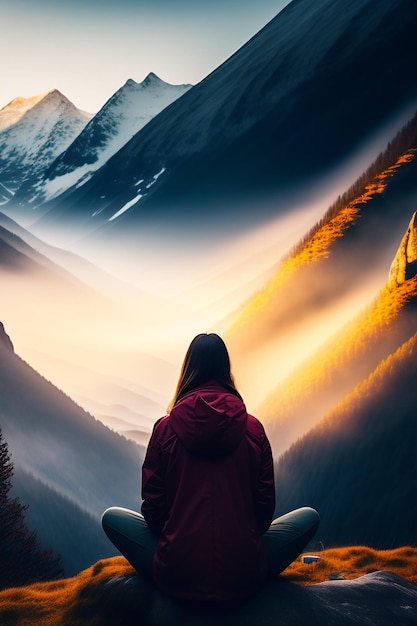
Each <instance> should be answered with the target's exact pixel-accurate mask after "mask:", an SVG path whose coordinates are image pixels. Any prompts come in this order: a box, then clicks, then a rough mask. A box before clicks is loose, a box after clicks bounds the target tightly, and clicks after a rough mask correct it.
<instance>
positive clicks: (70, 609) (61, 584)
mask: <svg viewBox="0 0 417 626" xmlns="http://www.w3.org/2000/svg"><path fill="white" fill-rule="evenodd" d="M314 554H317V555H318V556H320V557H321V560H320V561H319V562H317V563H312V564H305V563H303V562H302V558H301V557H300V558H299V559H297V560H296V561H295V562H294V563H292V564H291V565H290V566H289V567H288V568H287V569H286V570H285V572H284V573H283V574H281V577H283V578H285V579H286V580H288V581H290V582H294V583H296V584H300V585H312V584H315V583H319V582H324V581H326V580H332V579H352V578H358V577H359V576H363V575H364V574H368V573H370V572H374V571H378V570H388V571H390V572H394V573H395V574H398V575H399V576H401V577H402V578H404V579H406V580H408V581H409V582H411V583H413V584H415V585H417V548H413V547H408V546H405V547H402V548H395V549H392V550H373V549H372V548H368V547H365V546H354V547H347V548H332V549H328V550H323V551H321V552H317V553H314ZM133 571H134V570H133V569H132V568H131V566H130V565H129V564H128V563H127V561H126V560H125V559H124V558H123V557H113V558H110V559H105V560H102V561H98V562H97V563H96V564H95V565H93V566H92V567H90V568H88V569H86V570H84V571H83V572H81V573H80V574H78V576H75V577H74V578H68V579H64V580H59V581H57V582H49V583H39V584H33V585H29V586H27V587H19V588H13V589H6V590H4V591H2V592H0V624H2V626H12V625H13V626H14V625H16V626H39V625H40V624H41V625H42V626H62V625H63V624H65V625H66V626H68V624H71V625H72V626H75V625H77V624H87V623H88V624H89V626H96V625H97V626H98V625H99V624H100V620H101V619H102V616H103V613H104V612H105V611H106V591H105V590H106V586H105V585H106V583H107V581H109V580H110V579H114V578H119V577H121V576H129V575H131V574H132V573H133ZM89 605H90V606H91V611H89V609H88V607H89ZM97 607H98V610H97ZM100 607H101V609H100ZM100 610H101V613H100ZM79 613H82V614H83V615H84V617H81V618H80V619H77V618H76V617H73V618H71V616H74V615H77V614H79ZM144 619H146V617H145V616H144ZM68 620H70V621H68Z"/></svg>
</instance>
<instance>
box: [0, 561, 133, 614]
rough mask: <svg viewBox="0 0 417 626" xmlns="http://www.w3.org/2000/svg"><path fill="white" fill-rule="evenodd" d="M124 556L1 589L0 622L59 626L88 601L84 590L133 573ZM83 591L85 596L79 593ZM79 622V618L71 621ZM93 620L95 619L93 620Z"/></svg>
mask: <svg viewBox="0 0 417 626" xmlns="http://www.w3.org/2000/svg"><path fill="white" fill-rule="evenodd" d="M133 571H134V570H133V568H132V567H131V566H130V565H129V564H128V563H127V561H126V559H125V558H124V557H113V558H111V559H106V560H103V561H98V562H97V563H96V564H95V565H93V566H92V567H89V568H88V569H86V570H84V571H83V572H81V573H80V574H78V576H75V577H74V578H67V579H63V580H59V581H54V582H49V583H37V584H34V585H28V586H27V587H16V588H13V589H6V590H4V591H2V592H0V624H10V625H14V624H16V625H18V626H39V625H40V624H42V626H58V625H61V624H66V623H68V622H67V621H66V618H65V616H67V615H68V614H71V609H72V608H73V607H75V606H77V604H78V603H81V602H85V601H86V600H87V601H88V598H86V597H85V594H82V593H81V592H82V591H83V590H85V589H86V588H88V587H92V586H94V587H99V586H100V585H102V584H104V583H105V582H106V581H107V580H109V579H110V578H114V577H118V576H123V575H126V574H129V573H133ZM80 595H82V599H81V597H80ZM71 623H74V624H75V623H76V622H71ZM91 624H92V625H93V624H94V619H93V620H91Z"/></svg>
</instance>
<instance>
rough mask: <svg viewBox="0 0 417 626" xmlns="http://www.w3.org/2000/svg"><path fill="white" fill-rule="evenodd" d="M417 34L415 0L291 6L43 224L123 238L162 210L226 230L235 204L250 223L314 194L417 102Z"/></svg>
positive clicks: (57, 204)
mask: <svg viewBox="0 0 417 626" xmlns="http://www.w3.org/2000/svg"><path fill="white" fill-rule="evenodd" d="M416 27H417V6H416V5H414V4H413V3H410V2H409V1H408V0H400V2H398V1H397V2H393V1H392V0H385V1H383V2H379V3H378V4H377V5H375V3H371V2H370V1H369V0H356V1H355V2H351V3H349V6H347V5H346V3H345V2H342V0H338V1H336V2H335V1H330V0H321V1H320V2H316V3H314V4H312V3H311V2H309V1H308V0H298V1H296V2H292V3H291V4H290V5H289V6H287V7H286V8H285V9H284V10H283V11H282V12H281V13H279V14H278V16H277V17H276V18H275V19H274V20H272V21H271V22H270V23H269V24H268V25H267V26H266V27H265V28H264V29H263V30H261V31H260V32H259V33H258V34H257V35H256V36H255V37H254V38H253V39H251V40H250V41H249V42H248V43H247V44H246V45H245V46H243V48H241V49H240V50H239V51H238V52H237V53H236V54H235V55H233V56H232V57H231V58H230V59H229V60H228V61H226V62H225V63H224V64H223V65H221V66H220V67H219V68H218V69H217V70H215V71H214V72H213V73H212V74H210V75H209V76H208V77H207V78H206V79H205V80H203V81H202V82H201V83H199V84H198V85H197V86H196V87H194V88H193V89H191V90H190V91H189V92H187V93H186V94H185V95H184V96H182V97H181V98H180V99H179V100H177V101H176V102H175V103H174V104H172V105H170V106H169V107H168V108H167V109H165V110H164V111H163V112H162V113H160V114H159V115H158V116H156V117H155V118H154V119H153V120H152V121H151V122H150V123H149V124H147V125H146V127H145V128H144V129H142V130H141V131H140V132H139V133H138V134H137V135H136V136H135V137H134V138H133V139H132V140H131V141H130V142H129V143H128V144H127V145H126V146H125V147H124V148H122V150H120V151H119V152H118V153H117V154H116V155H115V156H114V157H113V158H112V159H111V160H110V161H109V162H108V163H107V164H106V165H105V166H104V167H103V168H101V170H99V171H98V172H97V173H96V174H95V176H93V177H92V179H91V180H90V181H88V182H87V183H86V184H85V185H84V186H83V187H82V188H80V189H76V190H73V192H71V193H69V194H64V195H63V196H62V197H61V198H59V199H57V200H55V201H53V202H51V203H49V204H47V205H44V207H43V208H42V211H47V210H49V211H50V213H49V215H48V218H46V217H45V220H46V219H48V220H51V219H57V220H59V219H62V218H63V217H64V216H65V217H66V219H68V220H69V219H71V220H75V221H76V220H80V219H82V220H85V221H90V223H89V224H88V226H89V227H90V226H94V224H96V225H97V226H98V225H99V224H102V223H104V222H106V221H107V220H109V219H110V218H111V217H113V220H112V221H111V222H110V224H109V226H111V228H114V224H115V223H120V227H121V229H122V230H123V227H124V226H126V227H127V226H128V224H129V223H130V222H131V220H132V219H133V220H134V219H135V216H137V215H139V216H140V215H142V214H148V213H149V212H150V211H157V210H162V208H161V207H165V210H166V211H173V212H174V213H177V214H181V215H183V216H184V214H185V215H187V216H188V217H189V218H190V217H191V216H192V215H194V216H198V215H199V212H200V211H201V210H206V209H207V210H208V207H209V208H210V211H211V212H212V213H213V219H217V218H218V216H219V215H220V214H221V215H223V216H224V202H225V201H227V200H228V199H231V198H233V202H234V203H235V210H239V211H240V213H241V212H242V202H244V201H245V202H246V201H248V200H249V199H251V198H252V199H253V198H256V199H257V201H259V200H260V199H261V197H262V196H265V197H268V198H269V197H270V194H271V193H273V194H275V193H278V192H280V193H281V192H282V190H283V188H284V187H285V186H288V184H289V185H290V186H294V185H295V184H296V183H297V184H300V182H302V183H303V184H304V183H305V182H306V181H307V180H309V179H311V178H312V177H313V176H317V175H318V174H319V173H323V172H324V170H326V169H328V168H331V167H334V165H335V163H336V162H337V161H339V160H340V159H343V158H345V157H346V156H347V155H348V154H349V153H350V152H352V150H354V149H355V148H356V147H358V146H359V145H360V144H362V143H363V142H364V141H365V139H366V137H368V136H370V135H373V134H374V133H376V132H377V131H378V130H379V129H381V128H382V127H383V126H384V125H385V124H386V123H387V122H390V121H392V120H393V117H394V116H395V115H398V114H399V113H400V112H402V110H403V108H404V107H405V106H407V105H408V104H409V103H410V101H412V100H413V99H414V98H416V96H417V87H416V84H415V81H413V80H412V78H411V76H412V71H413V67H414V65H415V62H416V60H417V44H416V42H415V37H414V36H413V33H414V32H415V30H416ZM215 202H218V203H219V204H218V205H217V204H215ZM268 210H269V211H271V208H269V209H268ZM273 210H274V211H276V210H278V209H277V206H276V205H275V206H274V209H273ZM250 211H252V212H253V211H254V209H253V208H252V209H250ZM259 211H261V207H260V205H259V204H258V205H257V207H256V212H257V213H259ZM116 215H118V217H117V219H115V216H116ZM255 216H256V214H254V215H253V218H254V219H255ZM258 218H259V215H258ZM85 225H86V224H84V226H85Z"/></svg>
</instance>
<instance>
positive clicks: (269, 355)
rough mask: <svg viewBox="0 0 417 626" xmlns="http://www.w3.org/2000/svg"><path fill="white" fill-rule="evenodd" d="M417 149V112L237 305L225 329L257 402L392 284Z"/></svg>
mask: <svg viewBox="0 0 417 626" xmlns="http://www.w3.org/2000/svg"><path fill="white" fill-rule="evenodd" d="M416 154H417V116H415V117H414V118H413V119H412V120H411V121H410V122H409V123H408V124H407V125H406V126H405V127H404V128H403V129H402V131H401V132H400V133H398V135H397V136H396V137H395V138H394V139H393V140H392V141H391V142H390V143H389V144H388V146H387V148H386V150H385V151H384V152H383V153H381V154H380V155H379V157H378V158H377V159H376V161H375V162H374V163H373V164H372V165H371V166H370V167H369V168H368V170H367V171H366V172H365V173H364V174H363V175H362V176H361V177H360V178H359V179H358V180H357V181H356V182H355V183H354V184H353V185H352V187H351V188H350V189H348V190H347V191H346V193H344V194H343V195H342V196H341V197H339V198H338V199H337V200H336V202H335V203H334V204H333V205H332V206H331V207H330V208H329V209H328V211H327V212H325V214H324V217H323V218H322V219H321V220H320V221H319V222H318V223H317V224H316V226H315V227H314V228H312V229H311V231H310V232H309V233H308V234H307V235H306V236H305V237H304V238H303V240H302V241H301V242H300V243H299V244H298V245H297V246H296V247H295V248H294V250H293V252H292V253H291V254H289V255H288V257H287V258H286V259H284V261H283V262H282V263H281V264H280V266H279V267H278V268H277V271H276V274H275V276H274V277H273V278H272V279H271V280H270V281H269V282H268V283H267V284H266V285H265V287H264V288H263V289H262V290H261V291H259V292H258V293H257V294H255V295H254V296H253V297H252V298H251V299H249V300H248V301H247V303H246V305H244V306H243V307H242V308H241V309H240V310H238V311H236V314H235V318H234V321H233V323H231V324H229V326H228V327H227V328H226V329H225V330H224V336H225V338H226V340H227V342H228V345H229V346H230V349H231V353H232V357H233V363H234V368H235V373H236V375H237V380H238V383H240V384H241V386H242V388H243V389H244V391H245V392H246V389H250V391H249V400H250V404H251V405H252V406H253V408H255V407H256V406H257V405H259V403H260V401H261V400H262V399H263V398H265V397H266V396H267V395H268V394H269V393H270V392H271V391H272V390H273V389H274V387H276V386H277V385H278V384H279V382H280V381H283V380H284V379H285V378H286V377H287V376H288V374H289V372H291V371H292V370H293V369H295V368H296V367H297V366H298V365H300V364H301V363H302V362H303V361H304V360H305V359H306V358H307V357H308V356H310V355H312V354H314V353H315V352H316V350H317V349H319V348H320V346H321V345H322V344H323V343H324V342H325V341H326V340H328V339H329V338H330V337H331V336H332V335H333V334H334V333H335V332H337V331H338V330H339V329H341V328H342V327H343V326H344V325H345V324H346V323H347V322H348V321H349V320H350V319H352V318H353V317H355V316H356V315H357V314H358V313H359V312H360V311H361V310H362V309H363V308H364V307H366V306H367V305H369V304H370V303H371V302H372V300H373V299H374V298H375V297H376V296H377V294H378V292H379V291H380V290H381V288H382V287H383V285H384V284H385V282H386V277H387V274H388V271H389V267H390V265H391V262H392V260H393V258H394V255H395V252H396V250H397V248H398V245H399V242H400V240H401V237H402V235H403V233H404V230H405V228H406V225H407V223H408V222H409V220H410V217H411V214H412V213H413V210H414V209H413V204H412V197H413V194H414V195H415V194H416V193H417V184H416V179H417V177H416V173H417V158H416ZM246 395H247V394H246V393H245V396H246Z"/></svg>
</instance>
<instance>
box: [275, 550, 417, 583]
mask: <svg viewBox="0 0 417 626" xmlns="http://www.w3.org/2000/svg"><path fill="white" fill-rule="evenodd" d="M314 554H317V556H320V558H321V560H320V561H317V562H315V563H303V561H302V557H300V558H298V559H297V560H296V561H294V563H291V565H290V566H289V567H288V568H287V569H286V570H285V572H283V574H281V576H283V577H284V578H286V579H287V580H289V581H291V582H296V583H298V584H302V585H311V584H315V583H320V582H324V581H325V580H336V579H352V578H358V577H359V576H363V575H365V574H369V573H370V572H376V571H380V570H387V571H390V572H393V573H394V574H398V575H399V576H401V577H402V578H405V579H406V580H408V581H409V582H411V583H413V584H414V585H417V548H412V547H409V546H405V547H402V548H394V549H391V550H373V549H372V548H367V547H365V546H353V547H349V548H332V549H329V550H323V552H317V553H314Z"/></svg>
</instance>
